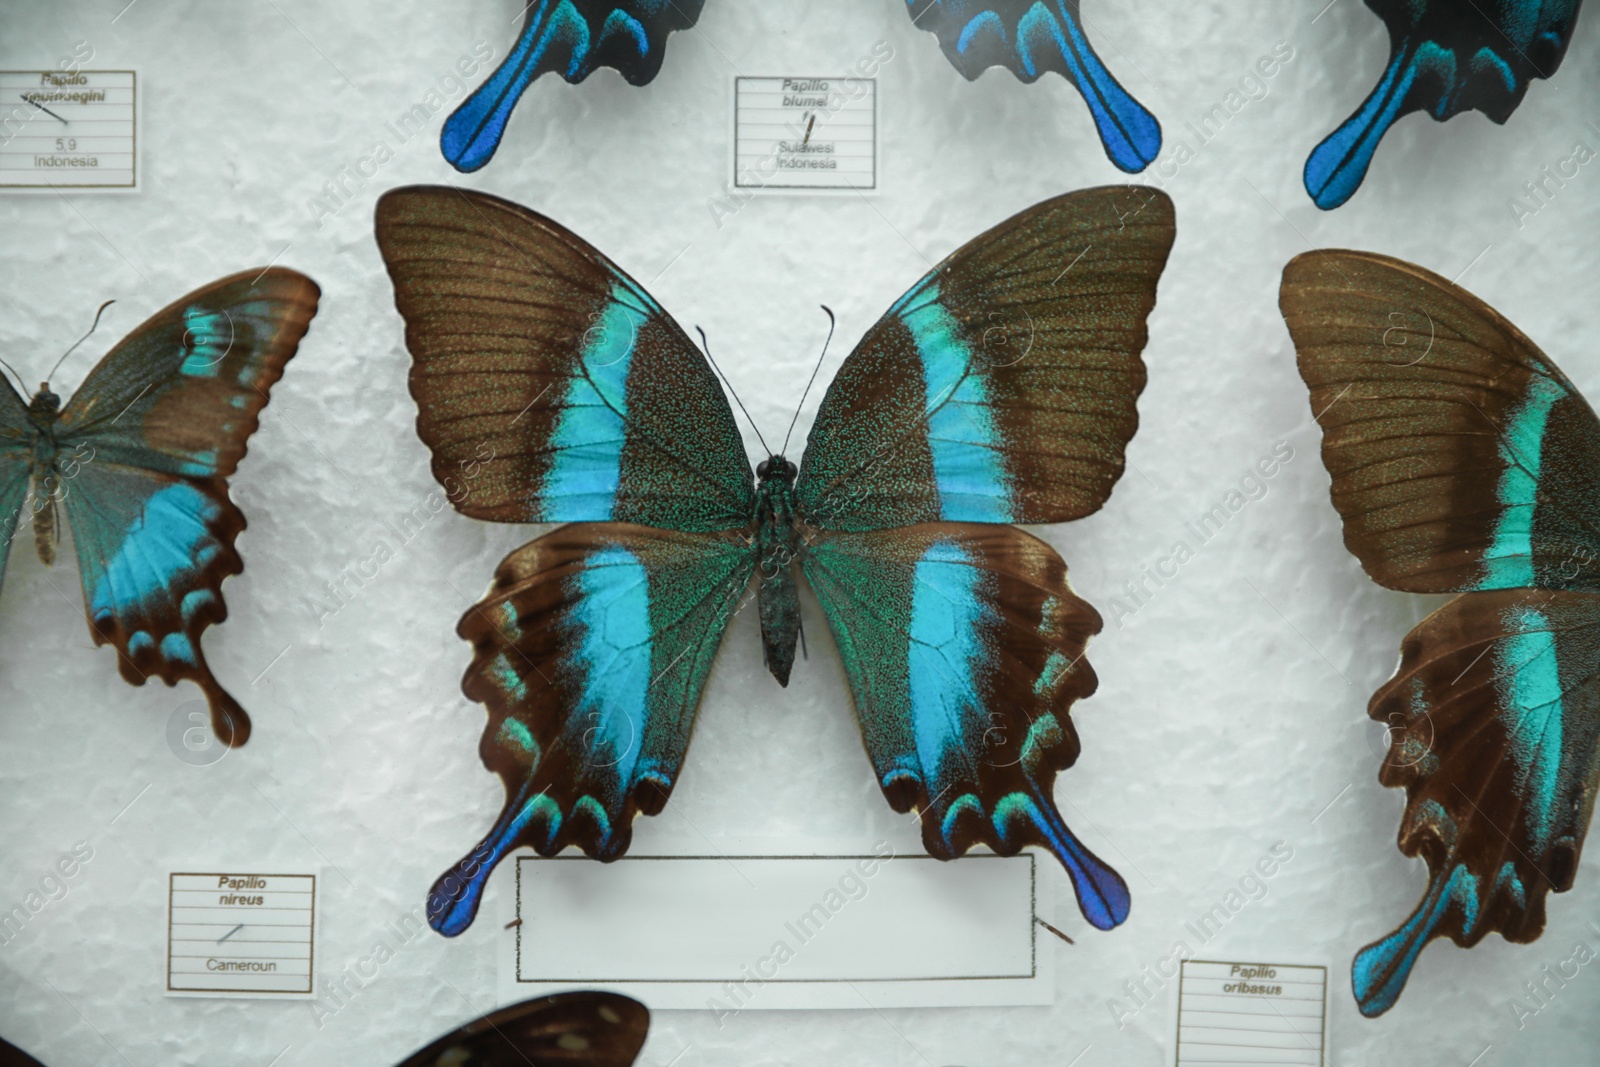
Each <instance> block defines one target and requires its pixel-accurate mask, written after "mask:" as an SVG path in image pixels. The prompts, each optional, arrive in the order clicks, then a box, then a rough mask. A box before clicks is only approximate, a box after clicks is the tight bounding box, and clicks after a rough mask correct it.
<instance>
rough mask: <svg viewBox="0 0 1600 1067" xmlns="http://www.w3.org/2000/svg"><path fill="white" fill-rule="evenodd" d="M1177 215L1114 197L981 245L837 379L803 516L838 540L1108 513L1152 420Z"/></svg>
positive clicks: (867, 340) (1099, 195) (819, 430)
mask: <svg viewBox="0 0 1600 1067" xmlns="http://www.w3.org/2000/svg"><path fill="white" fill-rule="evenodd" d="M1174 232H1175V226H1174V221H1173V213H1172V201H1171V200H1170V199H1168V198H1167V196H1166V195H1165V194H1164V193H1161V192H1160V191H1158V190H1154V189H1134V188H1132V187H1126V186H1123V187H1108V188H1102V189H1090V190H1085V191H1083V192H1078V193H1070V194H1068V195H1066V196H1061V197H1057V198H1055V199H1053V200H1047V201H1045V202H1043V203H1041V204H1038V205H1036V206H1035V207H1032V208H1029V209H1028V210H1027V211H1024V212H1022V213H1020V214H1018V215H1016V216H1014V217H1013V218H1011V219H1008V220H1007V221H1005V222H1003V223H1001V224H1000V225H999V226H997V227H995V228H994V229H992V230H990V231H989V232H988V233H985V234H983V235H982V236H980V237H978V238H975V239H974V240H972V241H970V242H968V243H967V244H966V245H965V246H963V247H962V248H961V249H959V250H957V251H956V252H955V253H953V254H952V255H951V256H950V257H949V258H948V259H946V260H945V261H944V262H943V263H941V264H940V265H939V266H938V267H936V268H935V269H934V270H933V272H932V273H930V274H929V275H928V276H927V277H926V278H924V279H923V280H922V281H921V282H919V283H918V284H917V285H916V286H915V287H914V288H913V289H912V290H911V291H910V292H909V293H907V294H906V295H905V296H903V297H902V298H901V299H900V301H899V302H898V303H896V304H895V306H894V307H893V308H892V309H890V311H889V312H888V313H887V314H886V315H884V317H883V318H882V319H880V320H879V321H878V323H877V324H876V325H875V326H873V327H872V329H871V330H870V331H868V333H867V335H866V336H865V337H864V338H863V339H862V341H861V343H860V344H859V345H858V346H857V347H856V349H855V351H854V352H852V353H851V354H850V356H849V358H847V359H846V360H845V361H844V364H843V366H841V367H840V369H839V373H838V375H837V377H835V379H834V381H833V384H832V385H830V386H829V388H828V391H827V393H826V395H825V396H824V397H823V400H822V404H821V406H820V407H819V408H818V411H817V418H816V422H815V423H814V424H813V426H812V429H811V434H810V438H809V440H808V441H807V443H806V451H805V457H804V462H803V463H802V465H801V474H800V480H799V482H798V484H797V487H796V493H797V498H798V503H799V505H800V507H801V509H802V511H803V512H804V514H805V516H806V518H807V520H808V521H809V522H811V523H813V524H815V525H817V526H821V527H825V528H827V529H832V530H873V529H883V528H887V527H893V526H906V525H911V524H913V523H919V522H933V521H938V520H941V519H942V520H949V521H956V522H1025V523H1045V522H1064V521H1066V520H1069V519H1075V518H1081V517H1082V516H1084V515H1088V514H1091V513H1092V512H1094V511H1096V510H1097V509H1098V508H1099V507H1100V506H1101V504H1103V503H1104V502H1105V500H1106V497H1107V496H1108V495H1110V492H1111V487H1112V486H1113V485H1114V484H1115V483H1116V481H1117V479H1118V478H1119V477H1120V476H1121V474H1122V470H1123V465H1124V459H1123V449H1124V448H1125V446H1126V445H1127V443H1128V440H1129V439H1130V438H1131V437H1132V436H1133V433H1134V430H1135V429H1137V427H1138V424H1139V416H1138V412H1137V410H1136V408H1135V403H1136V401H1137V400H1138V398H1139V393H1140V392H1141V391H1142V390H1143V388H1144V384H1145V368H1144V363H1143V361H1142V360H1141V359H1140V352H1141V351H1142V350H1143V348H1144V345H1145V340H1146V338H1147V336H1148V334H1147V330H1146V326H1145V320H1146V318H1147V317H1148V316H1149V314H1150V311H1151V309H1152V308H1153V307H1154V305H1155V294H1156V282H1157V281H1158V279H1159V278H1160V276H1161V271H1162V268H1163V267H1164V266H1165V264H1166V259H1167V253H1168V252H1169V251H1170V249H1171V247H1172V241H1173V235H1174Z"/></svg>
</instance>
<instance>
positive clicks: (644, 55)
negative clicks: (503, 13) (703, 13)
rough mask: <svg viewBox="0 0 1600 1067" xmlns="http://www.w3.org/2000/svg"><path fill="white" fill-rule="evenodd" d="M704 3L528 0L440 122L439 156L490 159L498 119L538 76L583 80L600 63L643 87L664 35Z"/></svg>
mask: <svg viewBox="0 0 1600 1067" xmlns="http://www.w3.org/2000/svg"><path fill="white" fill-rule="evenodd" d="M704 4H705V0H615V2H614V0H533V3H531V4H529V5H528V14H527V20H526V21H525V22H524V23H523V27H522V36H521V37H520V38H518V40H517V43H516V47H514V48H512V49H511V54H510V55H508V56H506V58H505V59H504V60H503V61H502V62H501V64H500V66H499V67H497V68H495V72H494V73H493V74H491V75H490V76H489V80H488V81H486V82H484V83H483V84H482V85H480V86H478V88H477V89H476V90H474V91H473V93H472V95H471V96H469V97H467V99H466V101H465V102H463V103H462V105H461V106H460V107H458V108H456V110H455V111H454V112H453V113H452V114H451V115H450V117H449V118H448V119H446V120H445V123H444V129H443V130H442V131H440V134H439V148H440V149H441V150H442V151H443V152H444V158H445V159H446V160H448V161H449V163H450V165H451V166H452V167H455V168H456V169H457V170H459V171H464V172H470V171H474V170H477V169H479V168H480V167H482V166H484V164H486V163H488V162H489V160H490V159H492V158H494V152H495V149H496V148H498V147H500V138H501V136H502V135H503V134H504V133H505V129H506V122H507V121H509V120H510V118H511V112H512V109H513V108H515V107H516V106H517V101H518V100H520V99H521V98H522V94H523V92H524V91H525V90H526V89H527V88H528V86H529V85H532V84H533V81H534V79H535V78H537V77H539V76H540V75H541V74H550V73H555V74H559V75H561V77H563V78H565V79H566V80H567V81H569V82H573V83H577V82H581V81H583V80H584V79H585V78H587V77H588V76H589V75H591V74H593V73H594V72H595V71H596V70H598V69H600V68H601V67H613V68H615V69H616V70H619V71H621V72H622V76H623V77H624V78H626V79H628V82H629V84H631V85H647V84H649V83H650V81H651V80H652V79H654V78H655V76H656V75H657V74H658V73H660V71H661V60H662V57H663V56H664V55H665V52H666V46H667V35H668V34H669V33H671V32H672V31H673V30H686V29H688V28H689V27H691V26H693V25H694V24H695V20H696V19H698V18H699V17H700V8H701V7H702V6H703V5H704Z"/></svg>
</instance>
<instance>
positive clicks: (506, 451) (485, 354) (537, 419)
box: [377, 186, 753, 531]
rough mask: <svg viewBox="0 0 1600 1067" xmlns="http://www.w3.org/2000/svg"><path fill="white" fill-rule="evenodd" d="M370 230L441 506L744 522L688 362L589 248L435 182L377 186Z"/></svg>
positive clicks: (728, 429)
mask: <svg viewBox="0 0 1600 1067" xmlns="http://www.w3.org/2000/svg"><path fill="white" fill-rule="evenodd" d="M377 231H378V244H379V247H380V249H381V250H382V252H383V257H384V261H385V262H386V263H387V265H388V268H389V274H390V277H391V278H392V279H393V281H394V286H395V303H396V305H397V306H398V308H399V309H400V313H401V314H402V315H403V316H404V318H405V320H406V345H407V347H408V348H409V349H410V351H411V355H412V359H413V364H412V369H411V393H412V396H414V397H415V398H416V400H417V405H418V410H419V414H418V417H417V430H418V433H419V434H420V435H421V436H422V439H423V441H424V442H426V443H427V445H428V447H429V448H430V449H431V450H432V451H433V471H434V476H435V477H436V478H437V479H438V480H439V482H440V483H441V484H442V485H444V486H445V487H446V488H447V489H449V490H450V496H451V501H452V503H454V504H455V506H456V508H457V509H458V510H459V511H461V512H463V513H464V514H467V515H470V516H473V517H474V518H481V519H491V520H495V521H499V522H601V521H616V522H635V523H643V524H645V525H650V526H658V527H662V528H665V529H674V530H700V531H710V530H727V529H733V528H736V527H742V526H744V525H745V524H746V523H748V522H749V519H750V509H751V507H752V505H753V495H752V493H753V490H752V487H751V476H750V467H749V463H748V461H747V460H746V458H745V454H744V445H743V443H742V441H741V439H740V436H739V431H738V427H737V426H736V425H735V424H734V421H733V413H732V410H731V409H730V408H729V407H728V401H727V399H726V398H725V397H724V396H723V393H722V389H721V386H720V385H719V384H718V382H717V380H716V378H715V376H714V375H713V374H712V372H711V368H710V367H709V366H708V365H707V364H706V360H705V357H703V356H702V355H700V353H699V352H698V351H696V350H695V348H694V346H693V345H692V344H691V343H690V341H689V339H688V338H687V337H685V336H684V334H683V331H682V330H680V329H679V328H678V326H677V325H676V324H675V323H674V322H673V321H672V320H671V318H669V317H668V316H667V315H666V313H665V312H663V311H662V310H661V308H660V306H659V305H657V304H656V302H655V301H654V300H653V299H652V298H651V297H650V296H649V294H648V293H646V292H645V291H644V289H643V288H641V287H640V286H639V285H638V284H637V283H636V282H634V281H633V280H632V279H631V278H629V277H628V276H627V275H626V274H624V273H623V272H622V271H621V270H620V269H619V268H618V267H617V266H616V265H615V264H613V263H611V261H610V260H608V259H607V258H606V257H605V256H603V255H602V254H601V253H600V252H598V251H596V250H595V249H594V248H593V247H591V246H590V245H589V244H587V243H586V242H584V241H583V240H582V239H581V238H579V237H577V236H576V235H575V234H573V233H572V232H571V231H569V230H567V229H566V228H565V227H562V226H561V225H559V224H558V223H555V222H553V221H551V220H549V219H547V218H544V217H543V216H541V215H538V214H536V213H535V212H532V211H530V210H528V209H527V208H524V207H521V206H520V205H517V204H513V203H510V202H509V201H505V200H501V199H499V198H497V197H492V196H488V195H486V194H483V193H475V192H469V191H467V190H462V189H450V188H445V187H430V186H411V187H407V188H403V189H396V190H393V191H391V192H389V193H386V194H384V196H383V197H382V198H381V199H380V200H379V202H378V211H377ZM468 469H470V470H471V471H472V476H471V477H465V476H463V471H466V470H468Z"/></svg>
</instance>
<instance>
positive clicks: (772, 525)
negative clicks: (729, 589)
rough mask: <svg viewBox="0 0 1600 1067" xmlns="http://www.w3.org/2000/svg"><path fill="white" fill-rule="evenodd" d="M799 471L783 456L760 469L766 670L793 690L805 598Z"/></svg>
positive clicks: (760, 592)
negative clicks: (800, 569) (797, 573)
mask: <svg viewBox="0 0 1600 1067" xmlns="http://www.w3.org/2000/svg"><path fill="white" fill-rule="evenodd" d="M795 473H796V471H795V466H794V464H792V463H790V462H789V461H788V460H786V459H784V458H783V457H782V456H777V457H775V458H773V459H770V460H768V461H767V462H765V463H763V464H761V466H760V468H759V474H760V477H761V485H760V486H759V488H758V489H757V490H756V552H757V555H756V573H757V574H758V575H759V576H760V582H761V584H760V585H759V586H758V587H757V591H756V597H757V607H758V609H759V611H760V613H761V648H762V652H763V654H764V656H765V660H766V664H767V670H769V671H771V672H772V676H773V677H774V678H776V679H777V680H778V684H779V685H781V686H788V684H789V672H790V670H792V669H793V668H794V648H795V644H796V643H797V642H798V641H799V639H800V597H799V594H798V593H797V592H796V590H795V583H794V562H795V557H796V555H797V554H798V552H799V548H800V531H799V529H798V528H797V527H796V525H795V508H794V478H795Z"/></svg>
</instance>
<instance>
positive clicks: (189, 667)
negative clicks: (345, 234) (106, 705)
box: [0, 268, 319, 745]
mask: <svg viewBox="0 0 1600 1067" xmlns="http://www.w3.org/2000/svg"><path fill="white" fill-rule="evenodd" d="M318 295H319V290H318V289H317V285H316V283H315V282H313V281H312V280H311V279H310V278H307V277H306V276H305V275H303V274H297V273H296V272H294V271H292V270H283V269H281V268H268V269H266V270H255V271H246V272H244V273H242V274H236V275H233V276H232V277H229V278H224V279H222V280H221V281H218V282H213V283H212V284H210V285H208V286H206V287H205V288H203V289H198V290H196V291H195V292H192V293H190V294H189V295H188V296H186V297H184V298H183V299H181V300H179V301H177V302H176V303H174V304H172V305H171V306H169V307H167V308H165V309H164V310H162V311H160V312H158V313H157V314H155V315H154V316H152V317H151V318H150V319H149V320H147V321H146V322H145V323H144V324H143V325H141V326H140V327H139V328H138V329H136V330H134V331H133V332H132V333H130V334H129V335H128V336H127V337H125V338H123V340H122V341H121V342H120V343H118V344H117V346H116V347H114V348H113V349H112V350H111V351H110V352H109V353H107V354H106V357H105V358H104V359H102V360H101V361H100V363H99V365H98V366H96V367H95V368H94V370H92V371H90V372H89V376H88V378H86V379H85V380H84V383H83V386H82V387H81V388H80V389H79V390H78V392H77V393H76V394H75V395H74V396H73V397H72V399H71V401H70V402H68V403H67V404H66V406H65V407H63V406H62V404H61V398H60V397H58V396H56V394H55V393H53V392H51V391H50V383H48V382H46V383H44V384H43V385H42V386H40V388H39V392H38V393H37V394H36V395H35V396H34V398H33V400H32V402H31V403H29V402H24V401H23V399H22V397H21V396H20V395H18V393H17V392H16V390H15V389H13V388H11V387H10V384H9V383H7V385H6V387H5V388H3V389H0V577H3V574H4V569H5V564H6V559H7V556H8V555H9V552H10V548H11V542H12V540H13V538H14V537H15V536H16V535H17V534H18V533H19V532H20V531H21V530H23V529H25V528H27V527H28V526H29V525H31V526H32V527H33V534H34V538H33V539H34V545H35V547H36V548H37V550H38V553H39V558H40V559H41V560H43V561H44V562H45V563H46V564H50V563H52V562H54V560H55V548H56V542H57V540H58V539H59V536H60V533H61V518H60V514H59V512H60V510H62V509H64V510H65V512H66V518H67V520H68V521H69V522H70V523H71V526H72V533H73V544H74V546H75V548H76V549H77V555H78V570H79V573H80V577H81V580H82V584H83V600H84V606H85V608H86V609H87V613H88V617H89V631H90V633H91V635H92V636H93V637H94V641H95V643H96V644H105V643H107V642H110V643H112V644H114V645H115V646H116V648H117V653H118V666H119V667H120V668H121V671H122V676H123V677H124V678H126V679H127V680H128V681H129V682H132V683H133V684H134V685H143V684H144V683H145V681H147V680H148V679H149V677H150V676H151V675H155V676H157V677H159V678H161V679H162V680H163V681H165V682H166V683H167V684H168V685H175V684H177V682H178V681H179V680H180V679H183V678H188V679H192V680H193V681H195V682H197V683H199V685H200V688H201V690H203V691H204V693H205V695H206V700H207V702H208V703H209V704H210V707H211V721H212V729H213V732H214V733H215V734H216V736H217V739H218V740H219V741H221V742H222V743H224V744H229V745H240V744H243V743H244V742H245V739H246V738H248V737H249V735H250V718H249V716H248V715H246V714H245V712H244V709H243V708H241V707H239V704H238V702H237V701H235V700H234V699H233V697H231V696H229V695H228V693H227V692H226V691H225V690H224V689H223V688H222V687H221V686H220V685H218V684H217V680H216V679H215V678H214V677H212V674H211V669H210V667H208V666H207V665H206V661H205V656H204V655H202V654H201V651H200V634H201V632H202V631H204V630H205V628H206V627H207V626H209V625H211V624H212V623H214V622H221V621H222V620H223V619H224V618H226V617H227V607H226V605H225V604H224V603H223V600H222V591H221V586H222V581H223V579H225V578H227V577H228V576H230V575H234V574H238V573H240V572H241V571H242V570H243V569H244V563H243V561H241V560H240V558H239V553H238V552H237V551H236V550H235V549H234V547H233V541H234V538H235V537H237V536H238V535H239V533H240V531H242V530H243V529H244V527H245V520H244V515H243V514H242V513H240V511H239V509H238V508H236V507H234V505H233V502H232V501H231V500H230V499H229V498H228V481H227V479H228V477H229V476H230V475H231V474H233V471H234V469H235V468H236V467H237V466H238V464H239V460H240V459H241V458H243V456H244V452H245V441H246V440H247V439H248V438H249V437H250V435H251V434H252V433H254V432H255V430H256V425H257V417H258V416H259V415H260V413H261V409H262V408H263V407H265V406H266V403H267V393H268V390H269V389H271V388H272V385H273V383H275V382H276V381H277V380H278V379H279V378H280V377H282V376H283V366H284V364H285V363H287V362H288V361H289V358H290V357H291V356H293V355H294V353H295V348H296V347H297V346H298V345H299V343H300V338H301V337H303V336H304V335H305V332H306V328H307V326H308V325H309V324H310V322H311V317H312V316H313V315H315V314H316V311H317V298H318Z"/></svg>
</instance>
